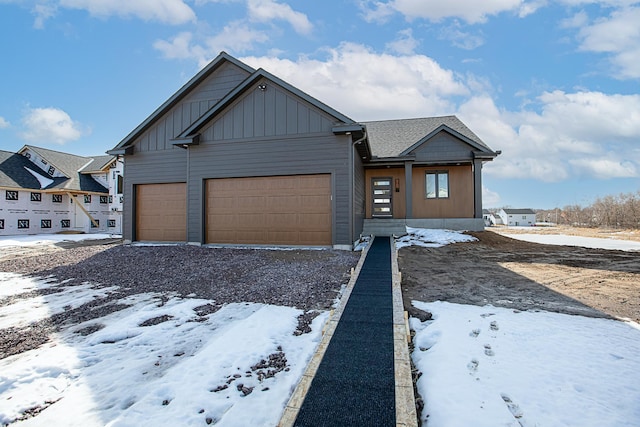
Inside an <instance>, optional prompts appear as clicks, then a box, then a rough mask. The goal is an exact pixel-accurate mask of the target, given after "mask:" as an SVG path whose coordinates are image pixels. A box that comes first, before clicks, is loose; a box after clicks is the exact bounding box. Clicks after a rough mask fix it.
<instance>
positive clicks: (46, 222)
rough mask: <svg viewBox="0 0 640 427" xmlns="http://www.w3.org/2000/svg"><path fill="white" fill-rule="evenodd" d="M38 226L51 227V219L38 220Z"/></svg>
mask: <svg viewBox="0 0 640 427" xmlns="http://www.w3.org/2000/svg"><path fill="white" fill-rule="evenodd" d="M40 228H51V220H50V219H41V220H40Z"/></svg>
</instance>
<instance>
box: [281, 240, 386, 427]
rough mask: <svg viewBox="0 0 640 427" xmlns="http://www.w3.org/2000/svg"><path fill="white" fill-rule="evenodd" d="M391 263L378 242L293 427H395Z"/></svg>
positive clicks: (357, 282)
mask: <svg viewBox="0 0 640 427" xmlns="http://www.w3.org/2000/svg"><path fill="white" fill-rule="evenodd" d="M391 258H392V256H391V243H390V241H389V238H388V237H376V238H375V239H374V241H373V242H372V243H371V246H370V248H369V250H368V253H367V255H366V258H365V260H364V263H363V264H362V268H361V270H360V273H359V275H358V278H357V279H356V282H355V285H354V287H353V290H352V291H351V295H350V296H349V300H348V302H347V304H346V306H345V307H344V311H343V312H342V316H341V317H340V321H339V323H338V325H337V326H336V329H335V331H334V332H333V336H332V337H331V340H330V342H329V344H328V346H327V348H326V352H325V353H324V356H323V358H322V361H321V362H320V365H319V366H318V369H317V372H316V373H315V376H314V378H313V380H312V382H311V385H310V387H309V389H308V391H307V393H306V397H305V398H304V401H303V403H302V406H301V407H300V410H299V412H298V415H297V418H296V420H295V423H294V425H295V426H298V427H307V426H313V427H319V426H332V427H334V426H380V427H384V426H395V425H396V396H395V377H394V327H393V302H392V300H393V298H392V259H391Z"/></svg>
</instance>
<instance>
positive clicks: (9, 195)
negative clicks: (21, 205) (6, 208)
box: [4, 190, 18, 200]
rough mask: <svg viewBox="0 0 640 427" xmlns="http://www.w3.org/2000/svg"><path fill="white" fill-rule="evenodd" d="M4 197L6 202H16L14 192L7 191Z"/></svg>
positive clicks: (15, 192)
mask: <svg viewBox="0 0 640 427" xmlns="http://www.w3.org/2000/svg"><path fill="white" fill-rule="evenodd" d="M4 197H5V199H6V200H18V192H17V191H15V190H7V191H6V193H5V196H4Z"/></svg>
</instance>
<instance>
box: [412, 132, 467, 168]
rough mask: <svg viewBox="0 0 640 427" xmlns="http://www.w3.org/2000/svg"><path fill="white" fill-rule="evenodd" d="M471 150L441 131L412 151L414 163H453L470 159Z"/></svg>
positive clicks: (463, 143) (465, 144)
mask: <svg viewBox="0 0 640 427" xmlns="http://www.w3.org/2000/svg"><path fill="white" fill-rule="evenodd" d="M472 150H473V148H472V147H471V146H470V145H469V144H467V143H465V142H463V141H460V140H459V139H458V138H456V137H454V136H453V135H451V134H449V133H448V132H445V131H441V132H438V133H437V134H436V135H434V136H433V137H432V138H430V139H429V140H428V141H426V142H425V143H424V144H422V145H420V146H419V147H418V148H416V149H415V150H413V151H412V154H414V155H415V161H416V162H421V161H429V162H437V161H442V160H446V161H455V160H469V159H472V154H471V152H472Z"/></svg>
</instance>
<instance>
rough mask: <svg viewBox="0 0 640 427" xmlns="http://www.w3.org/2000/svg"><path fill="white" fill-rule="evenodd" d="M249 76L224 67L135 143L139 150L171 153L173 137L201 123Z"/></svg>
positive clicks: (243, 71) (227, 66) (240, 70)
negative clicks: (206, 115) (205, 114)
mask: <svg viewBox="0 0 640 427" xmlns="http://www.w3.org/2000/svg"><path fill="white" fill-rule="evenodd" d="M247 76H248V73H247V72H246V71H245V70H242V69H240V68H238V67H237V66H235V65H233V64H231V63H224V64H222V65H221V66H220V68H218V69H217V70H215V72H213V73H212V74H211V75H210V76H208V77H207V78H206V79H205V80H204V81H203V82H201V83H200V84H199V85H198V86H197V87H196V88H195V89H194V90H192V91H191V93H190V94H188V95H187V96H186V97H185V98H184V99H182V100H181V101H180V102H179V103H178V104H177V105H175V106H174V107H173V108H171V109H170V110H169V111H168V112H167V113H166V114H165V115H164V116H163V117H161V118H160V119H159V120H157V121H156V122H155V123H154V124H153V125H151V127H150V128H149V129H147V130H146V131H145V132H144V133H143V134H142V135H140V137H139V138H138V139H137V140H136V142H135V147H136V151H141V152H144V151H157V150H172V149H173V148H174V147H173V145H172V142H171V139H172V138H175V137H176V136H178V135H179V134H180V133H181V132H182V131H183V130H184V129H186V128H188V127H189V126H190V125H191V124H193V122H195V121H196V120H198V119H199V118H200V117H201V116H202V115H203V114H204V113H205V112H206V111H207V110H209V109H210V108H211V107H213V106H214V105H215V104H216V103H217V102H218V101H220V100H221V99H222V98H223V97H224V96H225V95H226V94H227V93H229V92H230V91H231V90H232V89H234V88H235V87H236V86H238V85H239V84H240V83H241V82H242V81H243V80H244V79H246V78H247Z"/></svg>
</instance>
